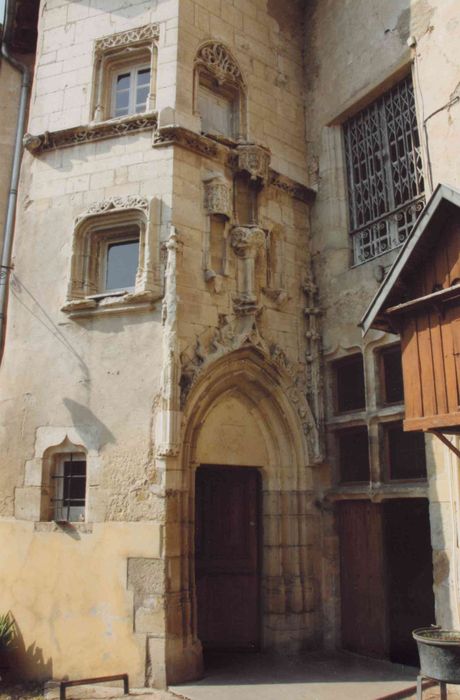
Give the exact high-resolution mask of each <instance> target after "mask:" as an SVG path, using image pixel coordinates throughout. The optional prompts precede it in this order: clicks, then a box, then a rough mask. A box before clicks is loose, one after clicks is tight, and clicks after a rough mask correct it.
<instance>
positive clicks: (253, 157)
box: [236, 144, 271, 184]
mask: <svg viewBox="0 0 460 700" xmlns="http://www.w3.org/2000/svg"><path fill="white" fill-rule="evenodd" d="M236 153H237V159H238V160H237V169H238V170H244V171H246V172H248V173H249V175H250V177H251V180H259V181H261V182H262V183H263V184H266V183H267V182H268V177H269V166H270V158H271V154H270V151H269V150H268V149H266V148H264V147H263V146H257V145H256V144H244V145H239V146H237V147H236Z"/></svg>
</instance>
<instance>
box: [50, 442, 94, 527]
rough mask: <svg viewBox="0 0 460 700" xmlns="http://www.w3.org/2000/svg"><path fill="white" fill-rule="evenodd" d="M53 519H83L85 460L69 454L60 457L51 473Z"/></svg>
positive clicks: (71, 520)
mask: <svg viewBox="0 0 460 700" xmlns="http://www.w3.org/2000/svg"><path fill="white" fill-rule="evenodd" d="M52 479H53V481H54V493H55V497H54V498H53V499H52V501H53V505H54V519H55V520H58V521H59V520H67V521H69V522H75V521H77V520H84V517H85V498H86V461H85V460H84V459H82V456H81V455H75V454H70V455H68V457H66V458H65V459H62V460H61V461H60V462H59V463H58V466H57V469H56V473H55V474H53V476H52Z"/></svg>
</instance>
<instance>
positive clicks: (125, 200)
mask: <svg viewBox="0 0 460 700" xmlns="http://www.w3.org/2000/svg"><path fill="white" fill-rule="evenodd" d="M149 206H150V205H149V200H148V199H147V197H141V196H140V195H137V194H132V195H127V196H126V197H120V196H116V197H109V198H108V199H104V200H102V201H100V202H93V204H91V205H90V206H89V207H88V209H87V210H86V211H84V212H83V213H82V214H80V216H78V217H77V218H76V223H79V222H80V221H82V220H83V219H86V218H87V217H88V216H93V215H96V214H105V213H106V212H110V211H116V210H117V209H141V211H143V212H144V213H145V214H146V215H147V214H148V211H149Z"/></svg>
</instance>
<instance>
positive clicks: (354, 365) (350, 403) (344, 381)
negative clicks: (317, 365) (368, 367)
mask: <svg viewBox="0 0 460 700" xmlns="http://www.w3.org/2000/svg"><path fill="white" fill-rule="evenodd" d="M332 369H333V379H334V389H333V391H334V408H335V412H336V413H348V412H350V411H362V410H364V409H365V408H366V396H365V387H364V364H363V356H362V355H361V353H357V354H355V355H348V356H347V357H342V358H341V359H340V360H336V361H335V362H334V363H333V364H332Z"/></svg>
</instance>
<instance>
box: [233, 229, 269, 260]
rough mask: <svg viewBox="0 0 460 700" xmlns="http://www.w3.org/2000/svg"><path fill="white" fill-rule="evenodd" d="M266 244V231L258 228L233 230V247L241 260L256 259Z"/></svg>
mask: <svg viewBox="0 0 460 700" xmlns="http://www.w3.org/2000/svg"><path fill="white" fill-rule="evenodd" d="M264 244H265V231H264V230H263V229H261V228H259V227H258V226H235V227H234V228H232V233H231V245H232V248H233V250H234V251H235V253H236V254H237V255H238V257H240V258H254V257H255V256H256V255H257V252H258V251H259V250H260V248H262V246H263V245H264Z"/></svg>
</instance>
